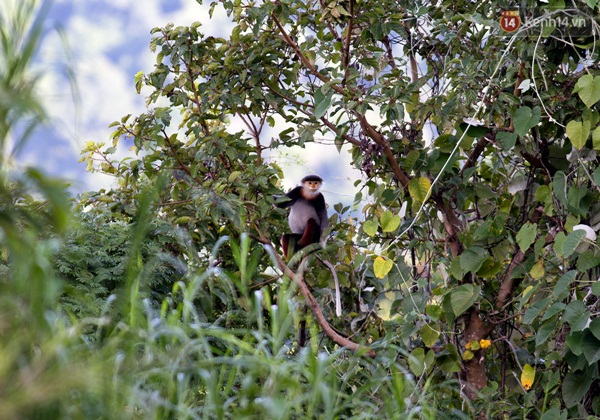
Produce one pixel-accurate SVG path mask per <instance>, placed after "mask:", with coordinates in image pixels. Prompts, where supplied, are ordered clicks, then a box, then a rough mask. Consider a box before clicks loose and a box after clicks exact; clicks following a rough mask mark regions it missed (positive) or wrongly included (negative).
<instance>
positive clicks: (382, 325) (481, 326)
mask: <svg viewBox="0 0 600 420" xmlns="http://www.w3.org/2000/svg"><path fill="white" fill-rule="evenodd" d="M528 3H531V5H529V6H530V7H528ZM597 3H598V2H597V1H595V0H587V1H584V2H579V1H574V2H564V1H555V2H551V4H550V5H548V6H546V7H545V8H536V7H535V6H536V5H537V2H525V3H524V4H522V8H521V10H520V13H521V17H522V18H523V22H522V26H521V27H520V29H518V30H517V31H516V32H514V33H512V34H511V33H507V32H505V31H503V30H502V29H501V28H500V26H499V21H500V17H501V16H502V6H504V4H503V3H501V2H497V1H482V2H470V1H443V0H442V1H440V2H431V3H430V2H425V3H423V4H413V2H397V1H392V0H390V1H386V0H384V1H381V2H377V3H374V2H368V1H363V0H340V1H333V2H329V3H327V2H302V1H276V2H264V3H258V4H257V3H254V2H245V1H239V0H236V1H222V2H220V3H214V4H212V7H213V8H217V7H218V8H220V7H223V8H225V10H226V11H227V13H228V14H229V16H230V17H231V19H232V20H233V22H234V23H235V25H234V29H233V30H232V33H231V35H230V36H229V37H228V38H218V37H214V36H211V35H210V34H204V33H203V32H202V26H201V24H200V23H197V24H193V25H191V26H189V27H175V26H173V25H166V26H165V27H163V28H156V29H154V30H153V31H152V33H153V40H152V44H151V49H152V51H153V52H154V53H155V54H156V58H157V63H156V66H155V68H154V69H153V70H152V71H151V72H149V73H146V74H145V73H141V72H140V73H139V74H138V75H137V76H136V78H135V87H136V89H137V90H138V92H139V91H141V90H142V88H145V89H144V92H148V91H149V92H150V93H149V94H148V96H147V101H148V105H149V106H148V111H147V112H146V113H144V114H141V115H138V116H124V117H123V118H122V119H121V120H120V121H117V122H115V123H114V129H115V131H114V134H113V137H112V139H109V140H108V141H107V142H99V143H90V144H88V145H87V146H86V148H85V149H84V150H83V157H82V159H83V160H86V161H87V162H88V164H89V165H88V166H89V167H90V168H91V169H93V170H97V171H102V172H104V173H106V174H111V175H113V176H114V177H115V188H113V189H111V190H101V191H95V192H88V193H85V194H82V195H81V196H79V197H77V198H75V199H73V198H69V197H68V196H67V193H66V191H67V190H66V187H65V186H64V185H62V184H61V183H60V182H58V181H55V180H51V179H48V178H47V177H45V176H44V175H42V174H40V173H39V172H38V171H36V170H35V169H22V168H20V167H19V166H18V165H15V159H16V158H17V157H18V151H19V148H20V146H21V145H22V144H23V142H25V141H26V140H27V138H28V135H29V134H30V133H31V132H32V130H34V129H36V128H38V129H39V127H38V123H39V122H42V121H44V120H45V114H44V111H43V107H42V106H41V104H40V103H39V101H38V100H37V98H36V95H35V92H36V83H37V80H38V77H37V75H36V74H33V73H32V71H31V62H32V60H33V59H34V57H35V51H36V49H37V48H39V45H40V42H41V38H40V37H41V33H42V28H43V22H44V21H43V16H44V13H46V11H47V7H48V5H49V2H44V3H42V4H39V3H38V2H36V1H34V0H31V1H30V2H18V5H19V6H18V7H16V9H15V10H17V11H18V13H14V14H9V13H7V10H8V9H6V10H3V11H2V16H1V17H2V25H0V36H1V37H2V39H1V41H2V42H1V43H0V45H1V48H2V49H1V53H2V61H1V62H0V70H1V74H0V77H1V78H2V86H1V89H2V91H1V92H0V142H1V152H2V168H1V170H0V177H1V179H0V273H1V278H0V288H1V290H0V337H1V339H0V346H1V348H0V351H1V352H2V361H1V363H0V417H2V418H29V417H41V418H131V417H140V418H247V417H248V418H255V417H256V418H260V417H263V418H315V417H316V418H436V419H437V418H461V417H464V418H471V417H475V416H478V417H481V418H513V417H519V418H544V419H554V418H585V417H588V416H599V415H600V397H599V396H598V389H599V388H600V372H599V369H598V367H599V362H600V318H599V317H598V312H599V305H600V303H599V302H600V300H599V299H598V297H599V296H600V283H599V282H598V270H597V267H598V265H600V249H599V247H598V244H597V240H596V238H597V231H598V229H600V220H599V218H598V210H599V204H598V202H599V201H600V200H599V199H600V166H599V165H598V163H599V160H598V157H597V152H598V150H600V124H599V123H600V113H599V109H598V108H599V107H598V102H599V101H600V69H599V60H598V51H597V49H598V47H599V46H600V45H599V44H598V41H597V39H598V35H599V34H600V31H598V22H596V21H594V19H593V18H592V16H596V15H597V14H598V8H599V5H598V4H597ZM15 4H17V3H15ZM510 16H511V15H507V16H505V17H506V18H509V17H510ZM535 18H538V19H537V20H536V19H535ZM576 18H577V19H583V22H584V23H585V24H584V25H575V24H573V22H575V21H576V20H575V19H576ZM544 19H545V20H544ZM577 22H580V21H577ZM549 23H551V24H549ZM234 119H235V120H236V121H241V122H243V123H244V124H245V126H246V128H247V129H246V130H245V131H242V132H234V130H232V124H231V121H232V120H234ZM266 127H274V128H275V129H277V130H278V131H279V134H278V136H277V137H276V138H268V137H267V135H266V134H265V133H266V132H267V130H266ZM42 129H43V127H42ZM320 138H326V139H330V140H331V143H332V147H334V145H335V147H338V149H341V148H342V147H347V148H349V150H350V151H351V153H352V157H353V164H354V165H355V167H357V168H359V169H360V170H361V171H362V172H363V174H364V178H363V179H361V180H357V184H356V185H357V186H358V187H359V188H360V192H359V193H358V194H357V196H356V197H355V200H354V204H353V205H352V206H344V205H342V204H339V203H330V208H329V214H330V219H331V227H330V229H329V231H328V232H327V235H328V240H327V245H326V247H325V248H324V249H321V250H316V251H315V252H313V253H310V254H309V253H304V254H302V255H300V256H298V257H296V258H295V260H292V261H283V260H282V259H281V257H280V256H279V254H278V252H279V250H278V247H277V246H276V245H274V244H276V242H277V238H278V236H279V234H280V233H281V232H282V231H284V230H285V229H286V221H285V213H284V212H283V211H281V210H278V209H276V208H275V206H274V204H273V195H276V194H281V192H282V191H281V187H280V185H281V183H280V180H281V178H282V176H283V174H282V169H281V168H280V167H279V166H278V164H277V162H276V161H274V160H273V159H272V158H269V157H268V156H272V155H269V154H270V153H272V152H273V151H274V150H277V149H279V148H281V147H286V146H291V145H301V146H302V145H304V144H306V143H310V142H314V141H317V140H318V139H320ZM105 143H108V144H105ZM124 144H126V145H127V146H133V149H134V151H135V152H136V154H135V156H134V157H129V158H126V159H123V160H118V159H116V158H114V157H113V154H114V153H115V151H116V150H117V148H118V147H121V146H122V145H124ZM343 170H344V168H335V171H343ZM324 175H326V174H324ZM367 199H368V200H367ZM301 258H303V259H304V261H303V262H302V263H301V262H300V261H299V260H300V259H301ZM325 260H326V261H329V262H331V264H332V266H333V270H334V271H335V275H336V276H337V277H338V279H339V280H340V283H341V286H342V292H343V309H344V311H343V314H342V316H341V317H337V316H335V314H334V310H333V307H334V305H333V299H332V286H333V281H332V276H333V273H332V271H331V269H330V268H329V267H327V266H326V265H325V264H324V262H323V261H325ZM382 308H389V311H387V310H385V311H384V310H382ZM302 325H306V329H307V333H308V343H307V345H306V346H304V347H301V346H299V343H298V339H297V338H298V336H297V331H298V330H299V329H300V328H301V326H302ZM491 400H493V401H494V402H495V403H494V404H489V401H491Z"/></svg>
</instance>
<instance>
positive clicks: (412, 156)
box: [404, 150, 421, 172]
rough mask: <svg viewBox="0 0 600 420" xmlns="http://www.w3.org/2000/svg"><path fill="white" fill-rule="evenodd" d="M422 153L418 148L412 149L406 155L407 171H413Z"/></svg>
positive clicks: (405, 168)
mask: <svg viewBox="0 0 600 420" xmlns="http://www.w3.org/2000/svg"><path fill="white" fill-rule="evenodd" d="M420 155H421V153H420V152H419V151H418V150H411V151H410V153H409V154H408V155H406V157H405V158H404V170H405V171H406V172H410V171H412V168H413V166H415V163H416V162H417V159H419V156H420Z"/></svg>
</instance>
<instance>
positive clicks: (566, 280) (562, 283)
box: [552, 270, 577, 298]
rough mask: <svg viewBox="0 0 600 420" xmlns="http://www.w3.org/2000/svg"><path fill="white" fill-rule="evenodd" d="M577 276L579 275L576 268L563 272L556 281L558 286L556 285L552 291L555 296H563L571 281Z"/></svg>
mask: <svg viewBox="0 0 600 420" xmlns="http://www.w3.org/2000/svg"><path fill="white" fill-rule="evenodd" d="M575 277H577V271H575V270H571V271H567V272H566V273H565V274H563V275H562V276H561V277H560V279H558V281H557V282H556V286H554V291H553V292H552V295H553V296H554V298H557V297H559V296H561V295H562V294H563V292H565V291H567V290H568V289H569V286H570V285H571V282H572V281H573V280H575Z"/></svg>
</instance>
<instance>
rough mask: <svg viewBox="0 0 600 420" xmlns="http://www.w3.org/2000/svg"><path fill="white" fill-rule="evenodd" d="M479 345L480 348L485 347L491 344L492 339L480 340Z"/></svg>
mask: <svg viewBox="0 0 600 420" xmlns="http://www.w3.org/2000/svg"><path fill="white" fill-rule="evenodd" d="M479 345H480V346H481V348H482V349H487V348H488V347H489V346H491V345H492V341H491V340H480V341H479Z"/></svg>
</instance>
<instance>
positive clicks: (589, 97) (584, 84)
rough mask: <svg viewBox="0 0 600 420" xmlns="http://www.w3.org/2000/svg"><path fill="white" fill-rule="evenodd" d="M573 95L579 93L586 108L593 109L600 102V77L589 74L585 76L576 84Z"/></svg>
mask: <svg viewBox="0 0 600 420" xmlns="http://www.w3.org/2000/svg"><path fill="white" fill-rule="evenodd" d="M573 93H577V94H578V95H579V98H581V100H582V101H583V103H584V104H585V106H587V107H588V108H591V107H592V105H594V104H595V103H596V102H598V101H599V100H600V76H595V77H594V76H592V75H591V74H589V73H586V74H584V75H583V76H581V77H580V78H579V80H578V81H577V83H576V84H575V89H573Z"/></svg>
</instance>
